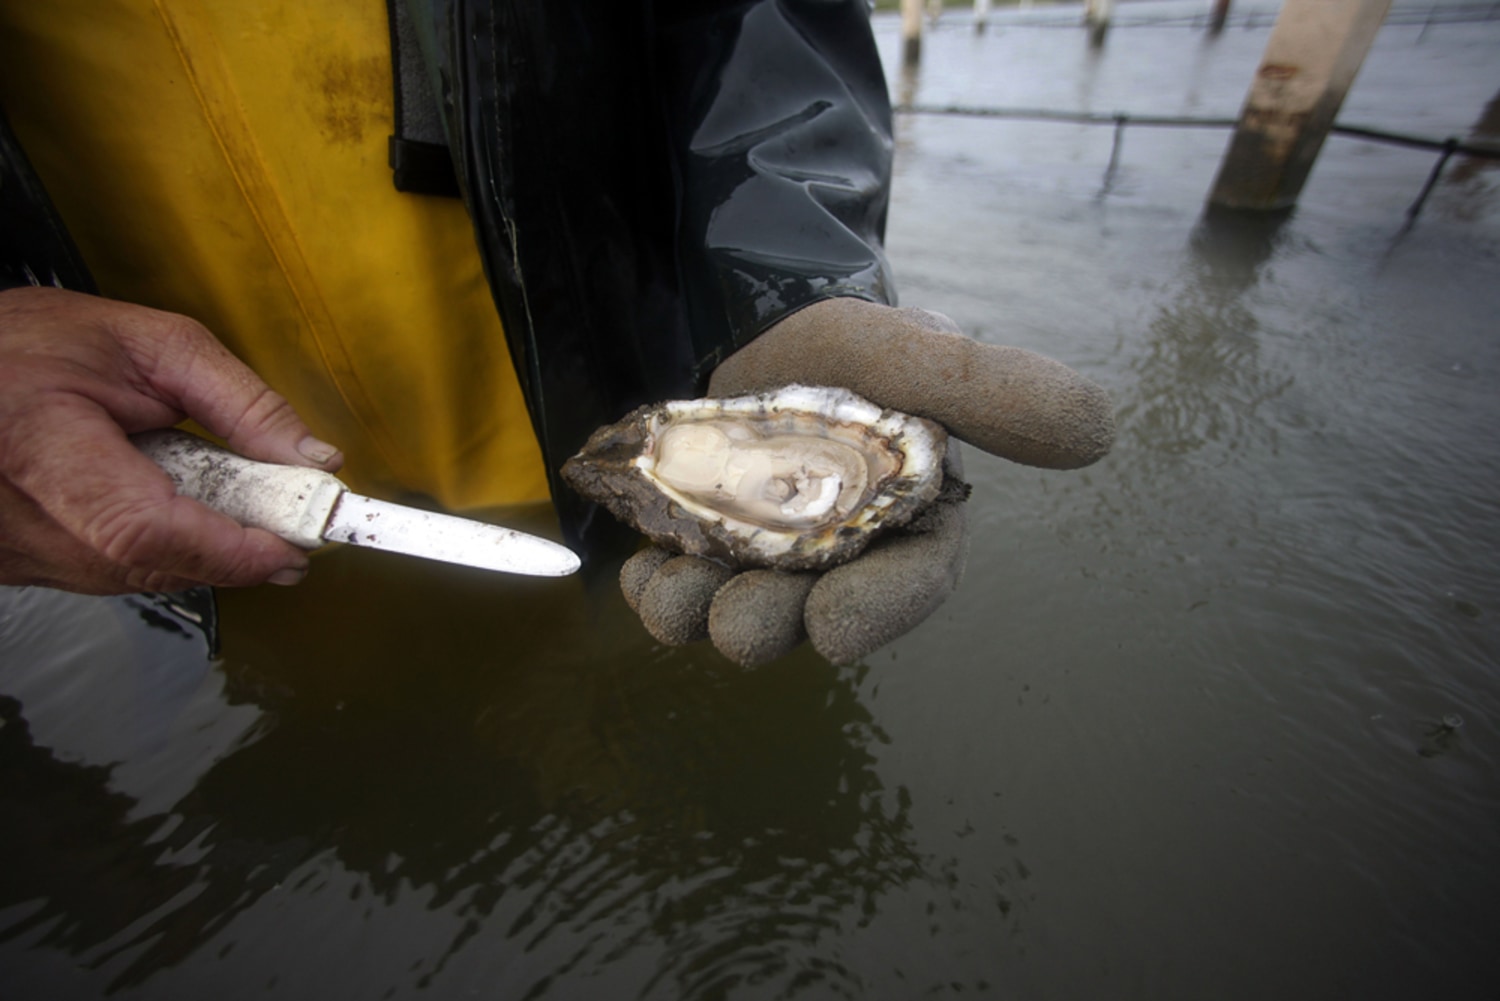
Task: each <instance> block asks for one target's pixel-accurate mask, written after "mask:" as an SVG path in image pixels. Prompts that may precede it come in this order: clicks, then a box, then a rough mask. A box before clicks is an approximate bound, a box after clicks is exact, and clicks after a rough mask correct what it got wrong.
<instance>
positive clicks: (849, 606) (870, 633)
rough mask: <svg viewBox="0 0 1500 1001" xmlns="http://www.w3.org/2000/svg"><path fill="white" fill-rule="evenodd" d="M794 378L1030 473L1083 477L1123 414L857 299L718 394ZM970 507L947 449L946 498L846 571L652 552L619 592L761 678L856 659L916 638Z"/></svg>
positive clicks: (794, 323)
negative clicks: (768, 671) (813, 658)
mask: <svg viewBox="0 0 1500 1001" xmlns="http://www.w3.org/2000/svg"><path fill="white" fill-rule="evenodd" d="M793 382H799V383H802V384H804V385H811V386H842V387H844V388H846V389H849V390H852V391H853V392H855V393H858V394H859V395H860V396H863V397H865V398H866V399H868V400H870V401H871V402H872V403H876V404H878V405H880V406H882V407H887V408H890V409H892V410H899V411H902V412H904V413H908V414H914V415H916V416H919V417H927V418H930V419H932V420H935V421H937V422H938V423H940V424H942V425H943V426H944V427H946V428H947V429H948V432H949V433H950V434H951V435H953V436H954V437H956V438H959V439H961V440H963V441H965V442H968V443H969V444H971V445H974V446H976V447H978V448H981V449H984V450H985V451H986V452H989V453H991V454H993V455H998V456H1001V457H1002V458H1006V459H1010V460H1012V461H1015V462H1020V463H1024V464H1025V465H1029V466H1041V467H1044V468H1048V469H1075V468H1077V467H1080V466H1086V465H1088V464H1089V463H1091V462H1094V461H1096V460H1097V459H1099V458H1101V457H1102V456H1103V455H1104V454H1105V453H1106V452H1108V451H1109V448H1110V445H1111V444H1112V443H1113V441H1114V428H1115V425H1114V415H1113V411H1112V410H1111V407H1110V403H1109V397H1108V396H1107V395H1106V394H1105V392H1104V390H1103V389H1101V388H1100V387H1099V386H1098V385H1096V384H1094V383H1092V382H1090V381H1089V380H1087V379H1085V378H1083V377H1082V376H1080V375H1079V374H1078V373H1076V372H1074V371H1073V370H1072V369H1070V368H1068V367H1067V366H1065V365H1062V364H1060V363H1058V362H1055V361H1052V360H1051V359H1048V358H1044V357H1042V356H1041V355H1038V354H1036V353H1034V352H1031V351H1025V350H1022V349H1020V348H1008V347H997V346H995V345H988V344H980V343H978V342H977V341H973V340H971V339H969V338H967V337H965V336H963V335H962V334H961V333H959V332H958V330H957V328H956V326H955V325H954V324H953V322H952V321H951V320H949V319H948V318H947V317H945V316H941V315H940V314H937V313H929V312H927V311H925V310H920V309H898V308H895V307H891V306H882V305H879V304H877V303H872V302H866V301H865V300H863V299H851V298H844V299H828V300H824V301H822V302H818V303H815V304H814V305H811V306H808V307H807V308H805V309H803V310H800V311H799V312H796V313H794V314H792V315H791V316H788V317H787V318H786V319H784V320H782V321H781V322H780V323H778V324H776V325H775V326H774V327H772V328H771V329H770V330H768V331H766V332H765V333H764V334H762V335H761V336H760V337H758V338H756V339H755V340H754V341H753V342H751V343H750V344H748V345H746V346H745V347H744V348H742V349H740V350H739V351H737V352H735V354H734V355H732V356H731V357H730V358H728V359H727V360H725V361H724V362H723V363H722V364H721V365H720V366H719V367H718V368H717V369H716V370H715V371H714V374H713V377H712V379H711V380H710V382H709V393H710V394H711V395H713V396H737V395H740V394H742V393H748V392H754V391H758V390H766V389H774V388H776V387H778V386H784V385H787V384H788V383H793ZM967 495H968V487H967V486H966V485H965V484H964V483H963V481H962V468H961V466H960V463H959V459H958V447H957V443H956V442H953V441H950V442H949V449H948V459H947V460H945V463H944V484H943V489H942V491H941V493H940V494H939V497H938V499H937V500H936V501H935V502H934V503H933V504H932V505H931V506H930V507H928V508H927V509H926V510H924V511H923V512H922V513H921V514H920V515H918V517H917V518H916V519H915V520H914V521H913V522H912V523H910V524H908V525H906V526H904V527H903V528H900V529H897V530H894V531H892V532H890V533H888V534H887V535H884V536H882V537H880V538H879V539H877V540H876V541H875V542H874V543H872V544H871V545H870V548H869V549H867V550H866V551H865V552H864V553H862V554H861V555H860V556H858V557H856V558H855V559H853V560H851V561H849V562H848V563H845V564H843V565H842V566H838V567H835V568H833V569H832V570H828V571H826V572H823V573H818V572H802V573H788V572H784V571H780V570H744V571H739V570H732V569H729V568H727V567H723V566H720V565H719V564H717V563H713V562H712V561H710V560H706V559H703V558H701V557H697V556H679V555H675V554H673V553H671V552H669V551H667V550H665V549H662V548H661V547H659V546H654V545H653V546H649V547H647V548H646V549H644V550H642V551H641V552H639V553H637V554H636V555H635V556H633V557H631V559H630V560H628V561H627V562H626V564H625V566H624V568H623V569H622V570H621V573H620V587H621V589H622V590H623V592H624V594H625V600H626V601H627V602H629V604H630V607H631V608H633V609H634V610H635V612H636V614H638V615H639V616H640V617H641V621H642V622H643V623H644V624H645V626H646V629H647V630H648V631H649V632H650V633H651V635H652V636H654V637H655V638H656V639H657V640H659V641H660V642H662V643H667V644H671V645H679V644H685V643H692V642H696V641H698V640H702V639H712V640H713V643H714V645H715V646H716V647H718V649H719V650H720V651H721V652H722V653H723V654H724V655H725V656H727V657H729V658H730V659H731V660H734V661H736V662H738V663H740V664H744V665H746V666H751V665H755V664H761V663H765V662H767V661H770V660H773V659H775V658H777V657H780V656H782V655H783V654H786V653H789V652H790V651H791V650H792V649H794V648H795V647H796V646H797V645H798V644H799V643H801V642H802V641H803V640H804V639H809V640H811V642H812V645H813V647H814V649H816V650H817V651H818V652H819V653H820V654H822V655H823V656H824V657H826V658H827V659H828V660H830V661H831V662H833V663H835V664H847V663H852V662H854V661H857V660H859V659H861V658H863V657H865V656H867V655H868V654H870V653H872V652H874V651H875V650H878V649H879V648H880V647H882V646H884V645H885V644H887V643H889V642H890V641H892V640H894V639H895V638H897V637H898V636H901V635H902V634H904V633H906V632H907V631H909V630H911V629H912V628H914V627H915V626H917V625H918V624H919V623H921V622H922V620H924V619H925V618H927V616H928V615H929V614H931V613H932V611H933V610H934V609H936V608H937V606H938V605H940V604H941V603H942V602H943V600H944V599H945V598H946V597H947V596H948V595H949V593H951V592H952V590H953V589H954V588H955V587H956V586H957V585H958V581H959V578H960V577H961V576H962V574H963V566H964V557H965V553H966V550H967V544H966V538H965V525H964V506H963V501H964V499H965V498H966V497H967Z"/></svg>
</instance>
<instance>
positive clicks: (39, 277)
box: [0, 111, 98, 292]
mask: <svg viewBox="0 0 1500 1001" xmlns="http://www.w3.org/2000/svg"><path fill="white" fill-rule="evenodd" d="M19 285H56V286H57V287H58V288H68V289H73V290H74V291H75V292H97V291H98V289H97V287H96V286H95V285H94V279H93V276H92V275H90V274H89V269H88V267H87V266H86V265H85V264H84V263H83V256H82V255H81V254H79V253H78V248H77V247H76V246H75V245H74V243H73V239H72V237H70V236H69V235H68V230H67V227H65V226H64V225H63V222H62V218H61V217H60V216H59V215H58V214H57V210H56V209H55V208H54V207H53V205H52V199H50V198H48V197H47V190H46V189H45V188H43V187H42V181H41V178H39V177H37V175H36V172H35V171H33V170H32V169H31V161H30V160H28V159H27V158H26V153H25V151H24V150H22V149H21V143H20V141H19V140H17V139H16V136H15V133H13V132H11V130H10V123H9V122H8V121H7V120H6V118H5V113H4V112H3V111H0V289H6V288H15V287H16V286H19Z"/></svg>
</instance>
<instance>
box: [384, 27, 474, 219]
mask: <svg viewBox="0 0 1500 1001" xmlns="http://www.w3.org/2000/svg"><path fill="white" fill-rule="evenodd" d="M385 9H386V14H387V16H388V17H389V20H390V26H391V77H392V82H393V85H394V89H395V98H396V102H395V103H396V121H395V126H396V131H395V134H394V135H392V136H391V141H390V164H391V173H392V180H393V181H394V182H395V184H396V190H397V191H407V192H411V193H412V194H418V195H445V196H448V197H450V198H457V197H458V196H459V189H458V177H457V175H456V174H455V172H454V170H453V156H452V154H451V153H449V152H448V138H447V135H446V134H445V133H444V131H443V122H442V118H441V116H440V115H439V113H438V104H437V98H436V96H435V95H434V94H433V92H432V82H431V79H430V78H429V77H428V75H427V68H426V64H425V61H424V60H423V59H422V50H421V47H420V45H419V44H418V42H417V35H416V32H415V31H414V30H413V27H412V22H411V18H410V16H409V15H408V14H407V11H406V4H405V3H404V0H386V3H385Z"/></svg>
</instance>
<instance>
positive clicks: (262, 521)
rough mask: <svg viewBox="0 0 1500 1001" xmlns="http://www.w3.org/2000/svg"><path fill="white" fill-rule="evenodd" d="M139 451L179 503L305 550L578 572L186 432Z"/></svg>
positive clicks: (517, 542) (490, 528) (536, 546)
mask: <svg viewBox="0 0 1500 1001" xmlns="http://www.w3.org/2000/svg"><path fill="white" fill-rule="evenodd" d="M131 442H132V443H133V444H134V445H135V447H136V448H138V449H140V450H141V452H143V453H145V455H146V456H147V458H149V459H151V461H153V462H155V463H156V464H157V465H158V466H160V467H161V468H162V469H163V470H165V471H166V474H167V475H168V476H169V477H171V479H172V482H173V483H174V484H175V485H176V486H177V492H178V493H179V494H182V495H185V496H188V497H192V498H193V499H194V500H197V501H200V502H202V503H204V504H207V505H208V506H209V507H211V508H213V509H214V510H216V511H218V512H220V513H221V514H225V515H228V516H229V517H231V518H233V519H234V520H235V521H237V522H239V523H240V524H241V525H246V526H249V527H253V528H263V529H265V530H266V531H268V532H271V533H273V534H275V535H279V536H280V537H281V538H283V539H285V540H286V541H288V542H290V543H292V544H293V545H295V546H301V547H302V548H303V549H315V548H317V547H318V546H320V545H322V544H323V543H325V542H346V543H349V544H351V545H355V546H367V547H369V548H372V549H384V550H387V551H389V552H394V553H402V554H404V555H406V556H419V557H422V558H424V559H429V560H441V561H443V562H445V563H458V564H462V565H464V566H471V567H479V568H481V569H484V570H498V571H501V572H504V573H519V574H532V575H536V576H542V577H564V576H567V575H568V574H570V573H572V572H573V571H575V570H577V569H578V566H579V561H578V557H577V556H576V555H574V553H573V552H572V550H570V549H568V548H567V547H565V546H561V545H558V544H557V543H555V542H552V541H550V540H548V539H542V538H538V537H537V536H535V535H527V534H526V533H524V532H517V531H515V530H514V529H510V528H502V527H500V526H499V525H489V524H486V523H484V522H482V521H473V520H471V519H468V518H456V517H454V516H452V515H447V514H437V513H435V512H432V511H423V510H420V509H419V508H413V507H404V506H402V505H400V504H391V503H388V502H386V501H381V500H375V499H374V498H371V497H362V496H360V495H359V494H355V493H350V492H349V488H348V487H346V486H345V485H344V484H343V482H342V481H341V480H339V479H338V478H337V477H335V476H333V475H331V474H329V473H325V472H323V471H321V470H317V469H308V468H305V467H302V466H280V465H274V464H271V463H265V462H255V461H253V460H251V459H246V458H244V457H243V456H239V455H235V454H234V453H233V452H229V451H226V450H224V449H222V448H219V447H218V446H217V445H214V444H213V443H211V442H208V441H205V440H204V439H202V438H200V437H198V436H197V435H193V434H188V433H187V432H185V431H147V432H145V433H144V434H138V435H132V436H131Z"/></svg>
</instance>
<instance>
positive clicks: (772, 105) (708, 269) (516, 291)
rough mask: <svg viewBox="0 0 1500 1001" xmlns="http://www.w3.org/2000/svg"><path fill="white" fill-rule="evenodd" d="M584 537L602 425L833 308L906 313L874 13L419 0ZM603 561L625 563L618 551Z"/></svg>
mask: <svg viewBox="0 0 1500 1001" xmlns="http://www.w3.org/2000/svg"><path fill="white" fill-rule="evenodd" d="M407 2H408V7H409V10H410V12H411V14H412V19H413V22H414V24H415V27H416V32H417V35H418V38H419V40H420V41H421V43H422V48H423V52H424V55H425V56H426V58H427V60H428V63H429V68H430V70H431V72H432V73H433V90H434V92H435V93H436V94H437V95H438V100H439V101H440V102H441V104H442V111H443V116H444V121H445V125H446V127H447V131H448V137H449V142H450V145H451V147H452V148H453V151H454V162H455V165H456V167H457V170H458V175H459V183H460V187H461V188H462V189H463V192H464V196H465V199H466V201H467V202H468V206H469V210H470V213H471V214H472V216H473V218H474V221H475V227H476V231H477V234H478V239H479V245H480V249H481V252H482V254H483V257H484V261H485V267H486V270H487V274H488V278H489V280H490V284H491V287H492V289H493V291H494V295H495V299H496V302H497V305H498V307H499V310H500V314H501V318H502V320H503V322H504V324H505V330H506V337H507V339H508V342H509V346H510V351H511V355H512V358H513V360H514V362H515V364H516V368H517V373H518V375H519V378H520V383H521V387H522V390H523V391H524V393H525V395H526V400H527V405H528V407H529V410H530V414H531V419H532V422H533V425H534V427H535V430H536V434H537V438H538V440H539V442H540V443H541V446H542V451H543V454H544V456H545V459H546V463H547V468H548V472H549V476H550V478H551V485H552V490H553V497H554V499H555V501H556V502H557V507H558V512H559V515H560V517H561V519H562V523H563V530H564V532H565V534H566V536H567V539H568V541H569V543H570V544H571V545H573V546H574V547H575V548H578V549H580V550H582V551H583V552H585V554H586V555H596V554H598V553H599V547H598V546H597V545H596V543H601V544H602V543H605V542H606V540H607V539H608V538H609V537H611V536H613V537H614V538H616V539H622V538H624V537H626V536H624V535H622V534H621V533H620V532H619V529H618V526H617V525H616V524H615V523H614V521H613V519H611V518H610V517H609V516H608V515H607V514H606V513H604V512H603V511H598V510H595V509H593V508H592V506H591V505H588V504H586V503H585V502H583V501H582V500H581V499H580V498H578V497H577V496H576V495H574V494H573V493H572V492H571V491H570V490H569V489H568V488H567V487H566V486H565V485H563V484H562V483H561V481H560V480H559V479H558V478H557V470H558V468H559V467H560V466H561V464H562V462H563V461H564V460H565V459H566V458H568V456H570V455H572V454H573V453H574V452H575V451H576V450H577V449H578V447H579V446H580V445H581V444H582V443H583V441H584V440H585V439H586V438H587V437H588V435H589V433H590V432H592V431H593V430H594V429H595V428H597V427H599V426H601V425H603V424H607V423H610V422H612V421H614V420H616V419H618V418H619V417H620V416H621V415H622V414H624V413H626V412H627V411H629V410H630V409H632V408H634V407H636V406H638V405H640V404H642V403H646V402H654V401H658V400H663V399H669V398H683V397H690V396H693V395H696V394H699V393H701V392H702V391H703V389H704V386H705V383H706V379H707V376H708V374H709V373H710V372H711V371H712V370H713V368H714V366H715V365H717V364H718V362H719V361H721V360H722V359H723V358H725V357H727V356H728V355H729V354H731V353H732V352H733V351H734V350H735V349H736V348H737V347H740V346H742V345H743V344H745V343H748V342H749V341H750V340H752V339H753V338H754V337H755V336H756V335H758V334H759V333H760V332H762V331H763V330H765V329H766V328H767V327H769V326H770V325H772V324H774V323H775V322H776V321H777V320H779V319H781V318H782V317H784V316H786V315H788V314H790V313H792V312H794V311H795V310H797V309H799V308H801V307H803V306H805V305H807V304H809V303H811V302H814V301H817V300H819V299H823V298H827V297H830V296H838V295H853V296H859V297H862V298H866V299H871V300H875V301H881V302H888V301H891V300H892V299H893V297H894V296H893V293H892V291H891V287H890V283H889V279H888V275H887V267H886V263H885V259H884V254H883V251H882V249H881V241H882V239H883V234H884V227H885V217H886V208H887V196H888V189H889V177H890V162H891V149H892V147H891V130H890V102H889V96H888V93H887V90H886V85H885V81H884V78H883V75H882V71H881V67H880V61H879V57H878V54H877V52H876V50H875V45H874V41H873V38H872V37H871V34H870V27H869V12H868V8H867V6H866V4H865V2H864V0H779V2H777V0H760V2H757V0H748V2H737V3H651V2H649V0H585V2H578V3H538V2H535V0H514V2H510V0H407ZM606 548H611V547H608V546H606Z"/></svg>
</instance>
